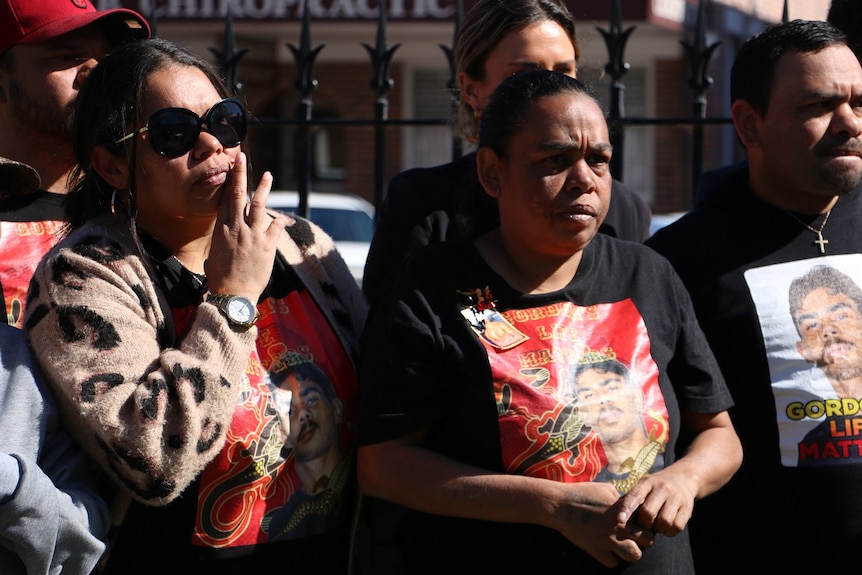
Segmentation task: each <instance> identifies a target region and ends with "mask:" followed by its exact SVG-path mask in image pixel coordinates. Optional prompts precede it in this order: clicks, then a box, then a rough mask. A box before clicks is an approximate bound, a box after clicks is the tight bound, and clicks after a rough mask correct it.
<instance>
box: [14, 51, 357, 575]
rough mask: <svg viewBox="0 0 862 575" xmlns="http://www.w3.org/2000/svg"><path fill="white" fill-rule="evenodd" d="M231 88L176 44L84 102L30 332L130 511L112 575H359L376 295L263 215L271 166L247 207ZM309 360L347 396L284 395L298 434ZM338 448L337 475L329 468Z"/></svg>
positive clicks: (243, 120) (33, 298) (36, 286)
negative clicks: (296, 387)
mask: <svg viewBox="0 0 862 575" xmlns="http://www.w3.org/2000/svg"><path fill="white" fill-rule="evenodd" d="M227 96H228V93H227V89H226V88H225V86H224V84H223V83H222V80H221V79H220V78H219V76H218V74H217V73H216V72H215V70H214V69H213V68H212V67H211V66H210V65H209V64H207V63H206V62H204V61H202V60H201V59H199V58H197V57H195V56H193V55H191V54H190V53H188V52H186V51H185V50H183V49H181V48H179V47H177V46H175V45H173V44H171V43H169V42H166V41H164V40H158V39H154V40H148V41H143V42H141V43H137V44H133V45H128V46H125V47H123V48H120V49H117V50H115V51H114V52H112V53H111V54H110V55H109V56H108V57H106V58H105V59H104V60H103V61H101V62H100V63H99V65H98V66H97V67H96V68H95V69H94V70H93V71H92V72H91V74H90V76H89V77H88V79H87V81H86V82H85V85H84V86H83V88H82V90H81V92H80V95H79V96H78V101H77V110H76V116H75V117H76V125H75V131H74V133H75V152H76V154H77V160H78V164H79V166H80V168H79V170H78V172H77V174H76V185H75V187H74V189H73V191H72V192H71V193H70V194H69V197H68V202H67V211H68V215H69V219H70V221H71V223H72V225H73V226H74V227H75V229H74V230H73V231H72V232H71V233H70V235H69V236H68V237H67V238H65V239H64V240H63V241H62V242H61V243H60V244H58V245H57V246H56V248H55V249H54V250H53V251H51V252H49V254H48V255H47V256H46V258H45V259H44V260H43V261H42V262H41V264H40V266H39V268H38V270H37V271H36V274H35V276H34V279H33V282H32V284H31V293H30V300H29V301H30V305H31V307H29V308H28V315H27V316H26V318H25V325H26V329H27V332H28V335H29V338H30V342H31V344H32V347H33V349H34V351H35V354H36V356H37V358H38V361H39V363H40V365H41V367H42V370H43V371H44V374H45V377H46V379H47V380H48V381H49V382H50V384H51V385H52V387H53V389H54V391H55V393H56V394H57V396H58V398H59V404H60V406H61V408H62V409H63V411H64V412H65V416H66V418H67V419H68V421H69V422H70V428H71V429H72V430H73V431H74V432H75V433H76V434H77V438H78V440H79V441H80V442H81V443H82V444H83V445H84V446H85V447H86V449H87V450H88V451H89V453H90V455H91V456H92V457H93V458H94V459H95V460H96V461H97V462H98V463H99V464H100V465H101V467H102V469H103V471H104V473H105V474H106V476H107V477H108V478H110V479H111V480H113V481H112V485H113V490H114V493H113V495H114V496H115V497H114V499H115V500H117V501H122V500H127V501H128V500H131V504H130V505H128V506H127V507H126V506H124V507H123V508H121V509H120V508H118V510H122V511H123V514H118V515H117V516H118V517H122V518H123V520H122V522H121V524H119V529H118V531H117V535H116V537H115V538H114V540H113V541H112V543H111V546H110V548H109V549H110V551H109V553H108V556H107V559H106V560H105V570H104V572H105V573H123V574H130V573H131V574H134V573H148V574H152V573H160V574H171V573H182V574H188V573H198V572H206V573H207V574H208V575H212V574H214V573H239V572H250V573H254V572H257V573H264V572H269V571H271V570H272V569H273V568H275V567H282V566H283V567H285V568H288V567H290V568H291V569H294V570H298V572H305V571H308V568H309V567H313V568H314V569H315V570H316V571H318V572H321V573H343V572H347V571H348V547H349V545H348V540H349V526H350V518H349V514H350V512H351V510H352V509H353V507H354V506H353V500H354V497H355V496H356V490H355V485H356V483H355V479H354V477H355V475H354V470H353V465H352V461H353V455H352V451H353V441H354V439H353V435H352V434H353V430H354V427H355V426H354V425H353V422H354V421H355V417H356V414H355V404H356V401H355V398H356V393H357V377H356V370H355V368H354V363H355V361H356V359H357V350H358V342H357V339H358V333H359V331H360V330H361V328H362V325H363V322H364V316H365V306H364V303H363V298H362V295H361V293H360V291H359V288H358V286H357V284H356V283H355V281H354V280H353V279H352V277H351V275H350V273H349V271H348V269H347V266H346V265H345V264H344V262H343V260H342V259H341V257H340V256H339V255H338V253H337V252H336V251H335V248H334V246H333V243H332V240H331V239H330V238H329V237H328V236H326V235H325V234H324V232H322V231H321V230H320V229H319V228H318V227H317V226H315V225H314V224H312V223H310V222H308V221H306V220H303V219H301V218H291V217H287V216H283V215H276V214H275V213H272V212H269V211H267V210H266V208H265V204H266V198H267V196H268V194H269V189H270V185H271V182H272V178H271V176H270V175H269V174H268V173H266V174H264V175H263V177H262V178H261V179H260V182H259V183H258V184H257V186H256V188H255V189H254V190H251V189H249V190H248V191H253V194H247V171H248V162H247V160H246V156H245V154H244V153H243V152H242V150H241V143H242V141H243V139H244V137H245V134H246V127H247V117H246V110H245V107H244V106H243V104H242V102H240V101H239V100H236V99H232V98H228V97H227ZM249 195H251V199H250V200H249ZM301 364H314V367H315V368H316V369H317V370H318V371H319V372H321V373H323V374H325V376H326V377H327V379H328V380H329V381H331V382H332V386H331V387H332V388H333V390H332V393H331V395H330V396H327V397H326V398H320V399H319V401H316V399H317V398H306V397H302V398H300V397H293V398H292V399H288V400H287V401H288V402H289V408H287V409H288V411H289V412H290V418H283V419H284V420H285V421H282V420H280V419H279V413H280V412H284V411H285V410H284V409H281V410H279V409H277V408H278V407H279V406H280V405H281V404H280V403H279V404H276V400H275V399H274V398H273V391H274V388H275V384H274V383H273V382H276V381H280V380H281V379H284V377H283V376H284V374H285V373H286V371H287V370H288V369H289V368H293V367H296V366H298V365H301ZM312 387H313V386H311V385H306V386H305V388H309V389H310V388H312ZM283 393H284V392H282V395H279V397H280V398H281V397H282V396H283ZM288 393H289V392H288ZM297 395H300V394H297ZM334 398H337V400H336V399H334ZM324 399H325V401H324ZM300 400H302V401H300ZM279 401H282V400H281V399H280V400H279ZM332 405H338V406H339V407H340V409H339V410H338V412H337V413H335V414H334V413H333V411H334V410H332V409H329V410H327V409H325V408H326V407H329V406H332ZM300 406H302V407H300ZM305 406H313V409H312V408H311V407H309V408H306V407H305ZM291 422H293V423H292V424H291ZM291 427H292V428H293V429H291ZM332 441H338V442H339V444H340V448H341V452H342V453H344V454H345V455H344V457H343V458H342V459H341V460H340V461H333V460H332V459H331V458H330V459H326V460H324V459H323V458H322V456H321V454H322V453H324V452H330V453H331V452H332V450H331V449H329V446H328V445H327V444H328V443H331V442H332ZM285 509H287V510H288V511H289V513H288V514H287V515H288V517H287V519H286V520H285V521H282V522H281V523H280V525H281V526H282V527H281V528H280V529H279V530H278V533H274V532H271V531H270V529H269V525H270V522H271V519H272V517H273V516H274V515H275V514H276V513H278V512H280V511H281V512H283V511H284V510H285ZM284 516H285V513H281V515H280V517H284ZM156 542H157V545H156ZM295 572H296V571H295Z"/></svg>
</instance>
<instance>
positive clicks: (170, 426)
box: [24, 216, 366, 505]
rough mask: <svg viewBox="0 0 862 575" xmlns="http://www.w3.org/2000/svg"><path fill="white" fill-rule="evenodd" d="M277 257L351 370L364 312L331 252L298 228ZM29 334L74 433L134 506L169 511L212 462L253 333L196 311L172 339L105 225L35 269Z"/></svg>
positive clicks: (89, 229) (155, 291)
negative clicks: (172, 341)
mask: <svg viewBox="0 0 862 575" xmlns="http://www.w3.org/2000/svg"><path fill="white" fill-rule="evenodd" d="M286 231H287V233H285V234H282V239H281V241H280V243H279V251H280V253H281V254H282V255H283V256H284V258H285V260H286V261H287V263H288V264H289V265H291V266H292V267H293V269H294V270H295V271H296V273H297V275H298V277H299V278H300V281H301V282H302V283H303V284H304V286H305V287H306V288H307V290H308V292H309V293H310V294H311V296H312V297H313V298H314V300H315V301H316V302H317V304H318V305H319V306H320V308H321V310H322V311H323V313H324V314H325V315H326V317H327V319H328V320H329V322H330V325H332V326H333V329H334V330H335V332H336V333H337V335H338V337H339V338H340V339H341V341H342V343H343V344H344V346H345V349H346V350H348V353H349V354H350V355H351V357H352V358H353V359H354V365H356V363H355V362H356V360H357V359H358V351H359V338H360V335H361V330H362V327H363V324H364V321H365V314H366V304H365V300H364V298H363V296H362V294H361V292H360V290H359V287H358V286H357V284H356V282H355V280H354V279H353V278H352V276H351V275H350V272H349V270H348V269H347V266H346V265H345V264H344V262H343V260H342V259H341V257H340V256H338V254H337V251H336V250H335V247H334V244H333V242H332V240H331V239H330V238H329V237H328V236H327V235H326V234H325V233H324V232H323V231H322V230H321V229H320V228H318V227H317V226H316V225H314V224H313V223H311V222H309V221H307V220H304V219H302V218H299V217H296V218H292V219H291V221H290V223H289V225H288V226H287V227H286ZM24 329H25V330H26V332H27V334H28V338H29V341H30V345H31V347H32V349H33V351H34V355H35V357H36V359H37V361H38V363H39V366H40V368H41V370H42V372H43V374H44V376H45V379H46V380H47V381H48V383H49V384H50V385H51V387H52V389H53V391H54V393H55V394H56V396H57V402H58V405H59V406H60V409H61V411H62V413H63V415H64V417H65V419H66V421H67V423H68V427H69V429H70V431H71V432H72V433H73V434H74V435H75V436H76V439H77V440H78V441H79V442H80V443H81V444H82V445H83V446H84V448H85V449H86V450H87V452H88V453H89V454H90V455H91V456H92V457H93V458H95V459H96V461H98V462H99V464H100V465H101V467H102V468H103V469H104V470H105V471H106V472H107V473H108V474H109V475H111V476H112V478H113V479H114V481H115V483H117V484H118V485H120V486H122V487H123V488H124V490H125V491H126V492H128V495H129V496H131V497H132V498H134V499H136V500H138V501H141V502H143V503H145V504H149V505H165V504H167V503H169V502H170V501H172V500H173V499H175V498H176V497H177V496H179V495H180V493H182V491H183V489H184V488H185V487H186V486H187V485H189V483H190V482H192V481H193V480H194V479H195V478H196V477H197V475H198V474H199V473H200V472H201V470H203V468H204V467H205V466H206V464H207V463H208V462H209V461H210V460H211V459H212V458H213V457H214V456H215V455H216V454H217V453H218V452H219V450H220V449H221V447H222V445H223V444H224V440H225V432H226V429H227V426H228V424H229V422H230V420H231V416H232V414H233V411H234V406H235V404H236V400H237V396H238V393H239V391H240V390H239V387H240V385H239V383H238V382H240V381H241V376H242V374H243V372H244V370H245V369H246V364H247V361H248V357H249V354H250V353H251V350H252V348H253V346H254V343H255V337H256V334H257V329H256V328H254V327H252V328H251V329H249V330H247V331H245V332H239V331H234V330H233V329H231V327H230V326H229V324H228V322H227V320H226V319H225V318H224V317H223V316H222V314H221V313H220V312H219V311H218V310H217V308H216V307H215V306H213V305H212V304H209V303H201V304H200V305H199V306H198V309H197V311H196V313H195V314H194V317H193V318H192V320H191V323H190V325H189V329H188V333H187V335H185V336H184V337H183V338H182V339H181V340H180V341H177V342H176V343H175V344H166V343H164V342H163V341H162V342H160V334H163V333H165V332H166V331H167V332H172V331H173V324H172V314H171V313H170V306H169V305H168V304H167V300H166V298H165V294H164V293H163V292H162V291H161V288H160V284H159V282H153V281H152V279H151V278H150V276H149V274H148V271H147V268H146V267H145V265H144V262H143V261H142V259H141V258H140V257H139V255H138V250H137V248H136V246H135V244H134V242H133V240H132V236H131V233H130V232H129V229H128V226H127V225H125V224H121V223H118V222H115V221H114V219H113V218H112V217H111V216H108V217H105V218H102V219H98V220H94V221H93V222H90V223H87V224H85V225H84V226H82V227H81V228H79V229H77V230H75V231H74V232H72V233H71V234H70V235H69V236H68V237H67V238H65V239H64V240H62V241H61V242H60V243H59V244H58V245H57V246H55V247H54V248H53V249H52V250H51V251H50V252H49V253H48V254H47V255H46V257H45V258H43V260H42V261H41V263H40V264H39V266H38V268H37V269H36V272H35V274H34V276H33V280H32V282H31V287H30V293H29V296H28V303H27V314H26V317H25V326H24Z"/></svg>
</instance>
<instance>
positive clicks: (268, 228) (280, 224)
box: [205, 153, 287, 301]
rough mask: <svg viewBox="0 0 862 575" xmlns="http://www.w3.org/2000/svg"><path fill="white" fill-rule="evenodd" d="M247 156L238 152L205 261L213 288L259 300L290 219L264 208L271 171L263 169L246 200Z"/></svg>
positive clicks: (208, 282)
mask: <svg viewBox="0 0 862 575" xmlns="http://www.w3.org/2000/svg"><path fill="white" fill-rule="evenodd" d="M246 168H247V164H246V157H245V154H244V153H240V154H239V155H238V156H237V159H236V163H235V164H234V166H233V168H231V171H230V182H229V183H228V184H227V185H226V186H225V190H224V197H223V198H222V203H221V207H220V208H219V214H218V218H217V219H216V225H215V229H214V230H213V238H212V245H211V247H210V252H209V257H208V258H207V261H206V264H205V270H206V275H207V284H208V287H209V290H210V292H212V293H226V294H235V295H242V296H245V297H247V298H249V299H250V300H252V301H257V300H258V298H259V297H260V294H261V293H263V290H264V288H265V287H266V285H267V283H269V279H270V276H271V275H272V267H273V263H274V262H275V252H276V246H277V245H278V240H279V237H280V236H281V234H282V232H283V231H284V227H285V226H286V225H287V218H286V217H285V216H283V215H279V216H278V217H276V218H273V217H272V216H271V215H269V213H268V212H267V211H266V200H267V198H268V197H269V191H270V187H271V186H272V174H270V173H269V172H266V173H264V175H263V176H262V177H261V179H260V183H259V184H258V185H257V189H256V190H255V194H254V197H253V198H252V200H251V202H249V201H248V195H247V190H246V182H247V176H246Z"/></svg>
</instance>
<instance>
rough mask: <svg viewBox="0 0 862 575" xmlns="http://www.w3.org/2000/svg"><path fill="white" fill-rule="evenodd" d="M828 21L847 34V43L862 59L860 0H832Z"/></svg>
mask: <svg viewBox="0 0 862 575" xmlns="http://www.w3.org/2000/svg"><path fill="white" fill-rule="evenodd" d="M826 21H827V22H829V23H830V24H832V25H833V26H835V27H836V28H838V29H839V30H841V31H842V32H844V34H846V35H847V45H848V46H850V49H851V50H853V53H854V54H856V58H858V59H860V60H862V3H860V2H859V0H832V4H831V5H830V6H829V14H827V16H826Z"/></svg>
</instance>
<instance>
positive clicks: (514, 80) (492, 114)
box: [479, 70, 602, 158]
mask: <svg viewBox="0 0 862 575" xmlns="http://www.w3.org/2000/svg"><path fill="white" fill-rule="evenodd" d="M566 92H568V93H572V94H584V95H585V96H588V97H589V98H591V99H592V100H593V101H594V102H595V103H596V105H597V106H599V108H601V107H602V106H601V103H600V102H599V98H598V96H596V94H595V92H593V90H592V89H591V88H590V87H589V86H587V85H586V84H584V83H583V82H581V81H580V80H576V79H575V78H572V77H571V76H567V75H565V74H563V73H562V72H554V71H551V70H527V71H524V72H518V73H517V74H513V75H511V76H509V77H508V78H506V79H505V80H504V81H503V82H502V83H501V84H500V85H499V86H497V89H496V90H494V93H493V94H492V95H491V100H490V101H489V102H488V105H487V106H486V107H485V110H484V111H483V112H482V120H481V122H480V125H479V147H480V148H490V149H491V150H493V151H494V153H496V154H497V155H498V156H500V157H501V158H502V157H505V156H506V150H507V148H508V145H509V141H510V140H511V139H512V138H513V137H514V136H515V135H517V134H518V133H520V132H521V130H523V128H524V123H525V116H526V114H527V111H528V110H529V109H530V107H531V106H532V105H533V103H534V101H535V100H537V99H539V98H547V97H550V96H556V95H557V94H562V93H566Z"/></svg>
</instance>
